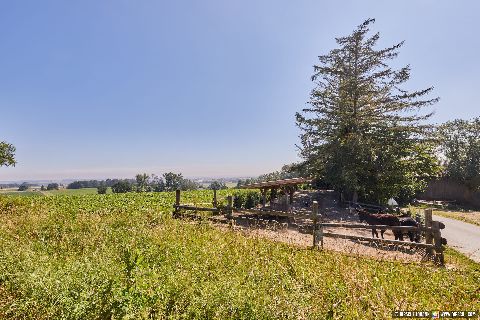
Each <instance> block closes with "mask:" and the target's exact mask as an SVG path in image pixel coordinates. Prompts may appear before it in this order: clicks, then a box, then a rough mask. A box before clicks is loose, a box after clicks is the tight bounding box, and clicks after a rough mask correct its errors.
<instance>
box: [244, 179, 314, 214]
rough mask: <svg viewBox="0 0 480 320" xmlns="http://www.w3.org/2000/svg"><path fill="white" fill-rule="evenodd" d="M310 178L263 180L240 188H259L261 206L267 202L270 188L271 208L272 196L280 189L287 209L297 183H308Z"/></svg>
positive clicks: (271, 204)
mask: <svg viewBox="0 0 480 320" xmlns="http://www.w3.org/2000/svg"><path fill="white" fill-rule="evenodd" d="M312 180H313V179H311V178H291V179H282V180H274V181H265V182H257V183H251V184H246V185H243V186H241V187H240V188H242V189H260V190H261V193H262V206H263V208H265V206H266V202H267V192H268V190H270V207H271V208H273V198H274V194H275V193H276V192H277V190H282V191H283V192H284V193H285V200H284V204H283V207H284V210H286V211H288V210H289V207H290V205H291V204H292V203H293V194H294V193H295V190H296V187H297V186H298V185H299V184H304V183H310V182H312Z"/></svg>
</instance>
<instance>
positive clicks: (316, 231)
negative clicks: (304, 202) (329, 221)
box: [312, 201, 323, 248]
mask: <svg viewBox="0 0 480 320" xmlns="http://www.w3.org/2000/svg"><path fill="white" fill-rule="evenodd" d="M312 214H313V217H312V218H313V248H317V247H318V243H319V242H320V243H321V246H322V248H323V228H322V225H321V223H320V224H319V223H318V222H319V216H318V202H317V201H313V204H312Z"/></svg>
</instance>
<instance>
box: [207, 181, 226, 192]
mask: <svg viewBox="0 0 480 320" xmlns="http://www.w3.org/2000/svg"><path fill="white" fill-rule="evenodd" d="M208 189H210V190H223V189H228V187H227V185H226V184H225V182H223V181H213V182H212V183H210V185H209V186H208Z"/></svg>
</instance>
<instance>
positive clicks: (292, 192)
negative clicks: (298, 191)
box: [288, 187, 295, 204]
mask: <svg viewBox="0 0 480 320" xmlns="http://www.w3.org/2000/svg"><path fill="white" fill-rule="evenodd" d="M288 193H289V195H290V204H293V194H294V193H295V189H294V188H293V187H291V188H290V189H289V190H288Z"/></svg>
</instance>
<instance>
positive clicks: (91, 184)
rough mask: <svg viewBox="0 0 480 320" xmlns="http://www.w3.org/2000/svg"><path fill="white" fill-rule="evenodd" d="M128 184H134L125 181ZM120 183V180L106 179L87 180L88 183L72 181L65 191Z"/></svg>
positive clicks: (132, 180) (132, 181)
mask: <svg viewBox="0 0 480 320" xmlns="http://www.w3.org/2000/svg"><path fill="white" fill-rule="evenodd" d="M127 180H128V181H129V182H130V183H134V182H135V180H134V179H130V180H129V179H127ZM120 181H122V180H121V179H106V180H88V181H86V180H85V181H74V182H72V183H69V184H68V185H67V189H83V188H97V187H99V186H106V187H111V186H113V185H114V184H116V183H118V182H120Z"/></svg>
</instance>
